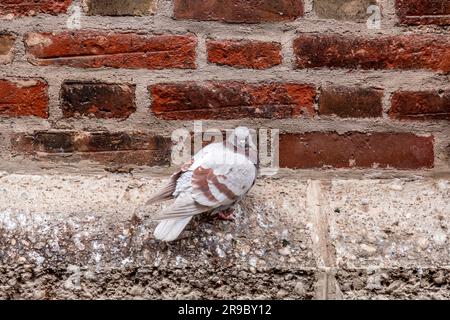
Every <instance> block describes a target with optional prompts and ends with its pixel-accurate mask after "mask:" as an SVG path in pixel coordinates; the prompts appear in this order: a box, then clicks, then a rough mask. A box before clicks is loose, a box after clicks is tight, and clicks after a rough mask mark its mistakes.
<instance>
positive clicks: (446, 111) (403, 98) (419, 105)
mask: <svg viewBox="0 0 450 320" xmlns="http://www.w3.org/2000/svg"><path fill="white" fill-rule="evenodd" d="M389 115H390V117H392V118H395V119H403V120H450V90H446V91H444V90H443V91H441V92H438V91H397V92H395V93H394V94H393V96H392V99H391V110H390V112H389Z"/></svg>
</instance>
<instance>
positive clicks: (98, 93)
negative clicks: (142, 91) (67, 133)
mask: <svg viewBox="0 0 450 320" xmlns="http://www.w3.org/2000/svg"><path fill="white" fill-rule="evenodd" d="M135 89H136V86H134V85H129V84H110V83H96V82H76V81H66V82H65V83H63V85H62V87H61V108H62V111H63V115H64V117H65V118H69V117H79V116H92V117H95V118H122V119H124V118H128V117H129V116H130V115H131V114H132V113H133V112H134V111H135V110H136V106H135V103H134V96H135Z"/></svg>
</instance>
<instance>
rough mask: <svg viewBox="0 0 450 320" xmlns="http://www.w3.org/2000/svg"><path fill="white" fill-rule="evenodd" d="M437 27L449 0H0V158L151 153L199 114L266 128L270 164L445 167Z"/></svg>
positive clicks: (449, 39) (208, 122)
mask: <svg viewBox="0 0 450 320" xmlns="http://www.w3.org/2000/svg"><path fill="white" fill-rule="evenodd" d="M370 5H378V7H379V8H380V13H381V27H380V28H378V29H377V28H375V29H374V28H371V27H370V25H369V26H368V24H367V20H368V19H369V18H370V16H371V14H367V8H368V7H369V6H370ZM78 12H79V13H81V18H80V19H77V13H78ZM68 21H69V22H71V21H72V22H73V21H75V22H77V23H75V24H70V23H69V24H68ZM71 26H72V27H71ZM73 26H76V27H73ZM449 31H450V2H449V1H448V0H437V1H436V0H434V1H430V0H408V1H406V0H405V1H404V0H379V1H374V0H334V1H328V0H327V1H322V0H314V1H313V0H303V1H302V0H264V1H253V0H234V1H219V0H173V1H169V0H159V1H156V0H139V1H108V2H107V3H106V2H105V1H99V0H82V1H75V0H74V1H70V0H45V1H38V2H32V1H18V0H0V143H1V145H0V157H1V159H2V161H3V163H19V162H20V163H27V162H30V161H32V162H36V161H46V162H57V163H71V164H74V163H83V164H84V163H87V164H88V165H101V166H109V165H111V164H126V165H132V166H141V165H149V166H166V165H169V164H170V161H169V160H170V159H169V158H170V149H171V141H170V134H171V132H172V131H173V130H174V129H176V128H179V127H186V128H188V129H191V130H192V129H193V124H192V120H204V126H206V127H215V128H220V129H226V128H232V127H235V126H237V125H247V126H250V127H253V128H279V129H280V131H281V137H280V164H281V166H282V167H287V168H292V169H311V168H313V169H317V168H325V169H330V168H349V170H354V169H358V168H359V169H360V168H363V169H369V168H374V169H386V168H388V169H389V168H390V169H419V170H436V171H440V170H445V171H448V170H449V166H450V163H449V157H448V150H449V148H450V139H449V136H450V126H449V120H450V75H449V74H450V32H449ZM18 160H20V161H18ZM86 161H87V162H86Z"/></svg>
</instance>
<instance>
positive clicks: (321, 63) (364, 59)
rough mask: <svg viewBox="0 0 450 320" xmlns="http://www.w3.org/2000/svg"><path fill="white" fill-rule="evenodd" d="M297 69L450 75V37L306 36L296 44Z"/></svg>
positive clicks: (298, 39) (302, 36) (299, 38)
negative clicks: (417, 72)
mask: <svg viewBox="0 0 450 320" xmlns="http://www.w3.org/2000/svg"><path fill="white" fill-rule="evenodd" d="M294 51H295V55H296V57H297V59H296V66H297V68H300V69H304V68H346V69H398V70H408V69H429V70H434V71H441V72H445V73H447V72H450V37H449V36H439V35H401V36H380V37H377V38H363V37H354V36H343V35H337V34H303V35H301V36H300V37H298V38H297V39H296V40H295V41H294Z"/></svg>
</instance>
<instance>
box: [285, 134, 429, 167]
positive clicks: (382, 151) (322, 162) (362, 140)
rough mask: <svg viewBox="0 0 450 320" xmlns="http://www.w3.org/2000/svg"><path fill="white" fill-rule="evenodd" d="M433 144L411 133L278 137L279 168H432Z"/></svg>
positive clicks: (427, 139) (286, 135)
mask: <svg viewBox="0 0 450 320" xmlns="http://www.w3.org/2000/svg"><path fill="white" fill-rule="evenodd" d="M433 140H434V139H433V137H419V136H416V135H414V134H410V133H370V134H369V133H359V132H351V133H347V134H342V135H340V134H338V133H334V132H311V133H304V134H281V135H280V166H281V167H283V168H292V169H308V168H322V167H334V168H353V167H354V168H397V169H419V168H432V167H433V166H434V149H433Z"/></svg>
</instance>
